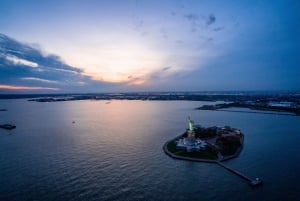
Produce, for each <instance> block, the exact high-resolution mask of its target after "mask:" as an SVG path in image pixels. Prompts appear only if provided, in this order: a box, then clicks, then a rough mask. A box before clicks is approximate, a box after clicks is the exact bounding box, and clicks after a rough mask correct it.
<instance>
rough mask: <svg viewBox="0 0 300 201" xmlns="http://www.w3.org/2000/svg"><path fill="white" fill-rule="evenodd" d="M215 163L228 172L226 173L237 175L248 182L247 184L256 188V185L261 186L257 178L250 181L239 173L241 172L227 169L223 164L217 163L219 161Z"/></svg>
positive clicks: (260, 181)
mask: <svg viewBox="0 0 300 201" xmlns="http://www.w3.org/2000/svg"><path fill="white" fill-rule="evenodd" d="M216 163H217V164H219V165H220V166H222V167H223V168H225V169H226V170H228V171H230V172H232V173H234V174H236V175H238V176H239V177H241V178H243V179H245V180H246V181H248V182H249V184H250V185H251V186H258V185H260V184H262V180H261V179H259V178H255V179H252V178H250V177H248V176H246V175H245V174H243V173H241V172H239V171H237V170H234V169H232V168H231V167H228V166H227V165H225V164H224V163H222V162H219V161H218V162H216Z"/></svg>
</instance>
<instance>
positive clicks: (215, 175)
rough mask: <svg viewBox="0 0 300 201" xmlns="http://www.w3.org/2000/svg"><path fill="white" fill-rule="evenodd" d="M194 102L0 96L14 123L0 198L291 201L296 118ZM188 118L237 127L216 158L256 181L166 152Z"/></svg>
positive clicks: (0, 169)
mask: <svg viewBox="0 0 300 201" xmlns="http://www.w3.org/2000/svg"><path fill="white" fill-rule="evenodd" d="M203 104H213V103H209V102H199V101H198V102H196V101H134V100H131V101H129V100H123V101H122V100H112V101H110V102H107V101H92V100H84V101H66V102H51V103H39V102H30V101H27V100H25V99H19V100H0V109H7V111H1V112H0V124H4V123H11V124H15V125H16V126H17V127H16V129H14V130H4V129H1V130H0V184H1V185H0V200H4V201H5V200H10V201H14V200H15V201H20V200H43V201H47V200H49V201H50V200H51V201H53V200H59V201H60V200H74V201H77V200H78V201H79V200H86V201H92V200H101V201H102V200H120V201H121V200H122V201H123V200H128V201H130V200H137V201H138V200H145V201H152V200H153V201H154V200H166V201H173V200H183V201H185V200H187V201H190V200H204V201H205V200H209V201H226V200H231V201H234V200H236V201H240V200H249V201H250V200H270V201H271V200H272V201H273V200H285V201H287V200H298V199H299V197H300V183H299V181H300V171H299V169H300V155H299V147H300V146H299V145H300V117H297V116H292V115H276V114H259V113H241V112H226V111H202V110H195V108H196V107H199V106H201V105H203ZM239 110H242V109H239ZM188 116H191V117H192V119H193V120H194V121H195V123H196V124H200V125H202V126H205V127H207V126H215V125H216V126H225V125H229V126H232V127H235V128H239V129H241V131H242V132H243V133H244V135H245V141H244V148H243V150H242V152H241V154H240V156H239V157H238V158H235V159H232V160H230V161H226V162H225V164H226V165H228V166H230V167H232V168H234V169H237V170H238V171H240V172H242V173H245V174H246V175H249V176H250V177H252V178H255V177H259V178H261V179H262V180H263V181H264V184H263V185H262V186H259V187H257V188H252V187H250V186H249V185H248V183H247V182H245V181H244V180H243V179H241V178H240V177H238V176H236V175H234V174H232V173H230V172H229V171H227V170H225V169H224V168H222V167H220V166H219V165H217V164H210V163H197V162H190V161H182V160H175V159H172V158H170V157H169V156H167V155H166V154H165V153H164V152H163V150H162V146H163V145H164V143H165V142H166V141H168V140H170V139H172V138H174V137H175V136H178V135H179V134H181V133H182V132H183V131H184V130H185V129H186V128H187V127H188V119H187V118H188Z"/></svg>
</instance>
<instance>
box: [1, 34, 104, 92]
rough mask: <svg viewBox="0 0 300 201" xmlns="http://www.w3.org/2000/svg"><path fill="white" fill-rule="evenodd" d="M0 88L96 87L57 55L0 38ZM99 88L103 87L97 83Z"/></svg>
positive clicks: (78, 70)
mask: <svg viewBox="0 0 300 201" xmlns="http://www.w3.org/2000/svg"><path fill="white" fill-rule="evenodd" d="M0 47H1V48H0V84H5V85H22V86H30V87H55V88H59V89H62V90H63V89H67V90H68V89H72V88H73V89H75V88H76V87H79V86H82V85H83V83H85V84H95V83H96V82H95V81H93V80H91V79H90V77H88V76H85V75H83V71H82V70H81V69H79V68H76V67H73V66H69V65H67V64H65V63H64V62H63V61H62V59H61V58H60V57H59V56H57V55H46V56H45V54H44V53H42V51H41V50H40V49H39V48H34V47H31V46H30V45H27V44H24V43H20V42H18V41H16V40H15V39H12V38H10V37H8V36H6V35H3V34H0ZM98 84H101V83H99V82H98Z"/></svg>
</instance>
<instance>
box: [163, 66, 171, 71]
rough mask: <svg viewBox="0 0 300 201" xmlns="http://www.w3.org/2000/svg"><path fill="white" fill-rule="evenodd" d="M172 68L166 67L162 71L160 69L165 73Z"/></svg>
mask: <svg viewBox="0 0 300 201" xmlns="http://www.w3.org/2000/svg"><path fill="white" fill-rule="evenodd" d="M171 68H172V67H171V66H167V67H164V68H163V69H162V71H167V70H169V69H171Z"/></svg>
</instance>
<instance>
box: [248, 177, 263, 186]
mask: <svg viewBox="0 0 300 201" xmlns="http://www.w3.org/2000/svg"><path fill="white" fill-rule="evenodd" d="M249 184H250V185H251V186H258V185H260V184H262V180H261V179H260V178H258V177H257V178H255V179H254V180H252V181H250V182H249Z"/></svg>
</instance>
